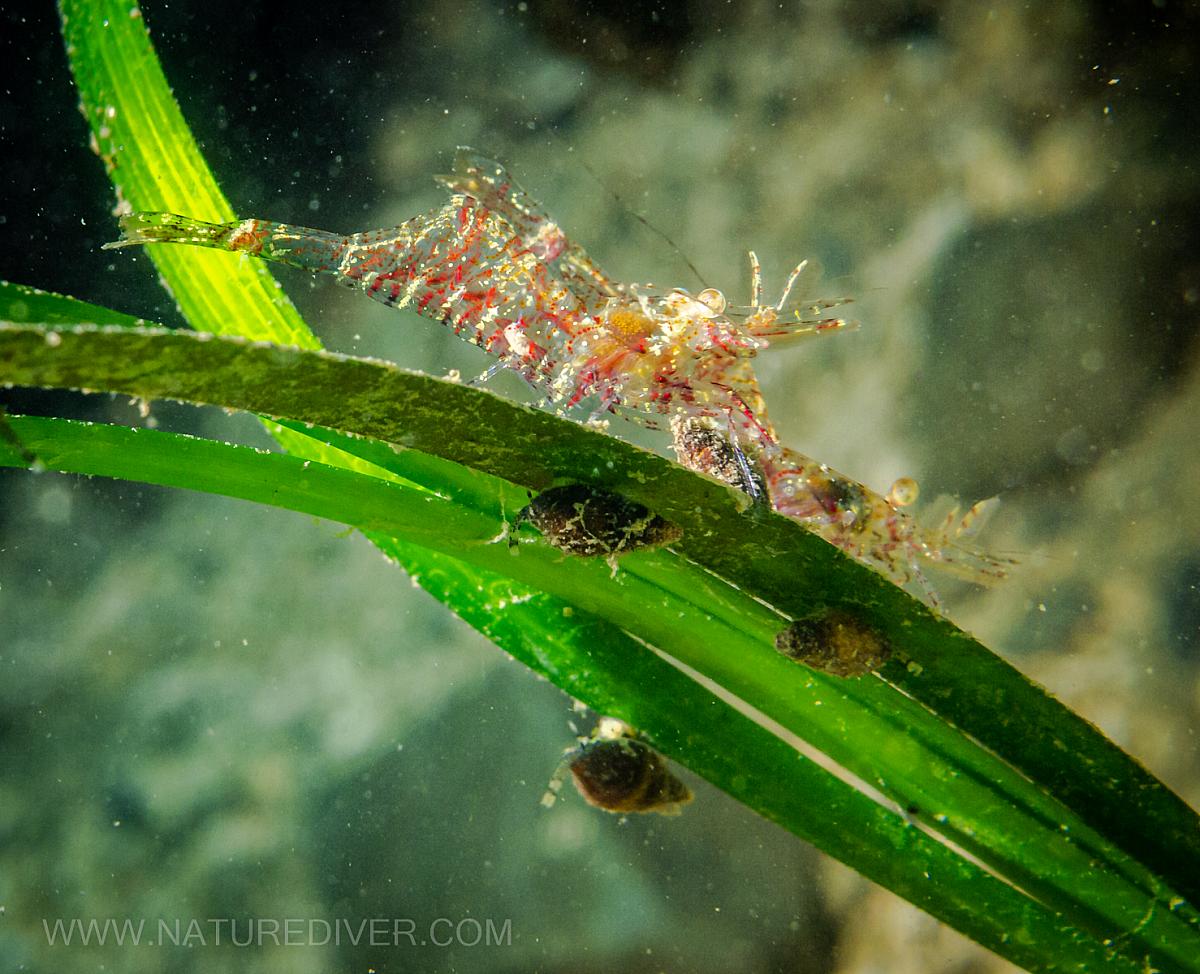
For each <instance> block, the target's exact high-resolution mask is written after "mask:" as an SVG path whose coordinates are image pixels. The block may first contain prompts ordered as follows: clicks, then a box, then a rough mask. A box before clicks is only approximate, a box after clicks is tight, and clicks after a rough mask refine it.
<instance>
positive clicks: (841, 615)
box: [775, 609, 892, 676]
mask: <svg viewBox="0 0 1200 974" xmlns="http://www.w3.org/2000/svg"><path fill="white" fill-rule="evenodd" d="M775 648H776V649H777V650H779V652H781V653H783V655H784V656H787V657H789V658H791V659H794V660H796V661H797V662H800V663H803V664H804V665H805V666H810V667H812V668H813V669H814V670H820V671H821V672H823V673H830V674H832V675H833V676H862V675H864V674H866V673H871V672H873V671H874V670H877V669H879V667H881V666H882V665H883V664H884V663H886V662H887V661H888V660H889V659H890V658H891V656H892V647H891V645H890V644H889V643H888V641H887V640H886V639H885V638H884V637H883V635H882V633H880V632H879V630H878V629H876V628H875V627H874V626H872V625H870V624H868V623H866V622H864V621H863V620H862V619H860V618H859V617H858V616H857V615H855V614H853V613H851V612H848V611H846V610H845V609H827V610H825V611H824V612H821V613H818V614H816V615H812V616H808V617H806V618H804V619H798V620H796V621H795V622H793V623H792V624H791V625H790V626H788V627H787V628H786V629H784V630H783V632H781V633H780V634H779V635H778V636H776V637H775Z"/></svg>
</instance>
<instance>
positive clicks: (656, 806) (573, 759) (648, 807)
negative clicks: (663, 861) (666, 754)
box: [542, 717, 692, 815]
mask: <svg viewBox="0 0 1200 974" xmlns="http://www.w3.org/2000/svg"><path fill="white" fill-rule="evenodd" d="M568 771H569V772H570V773H571V777H572V778H574V779H575V788H576V789H577V790H578V792H579V794H580V795H581V796H582V797H583V800H584V801H586V802H587V803H588V804H589V805H594V806H595V807H596V808H602V809H604V810H605V811H606V812H615V813H626V812H657V813H658V814H659V815H678V814H679V812H680V810H681V809H682V808H683V806H684V805H686V804H687V803H688V802H690V801H691V800H692V792H691V789H689V788H688V786H687V785H685V784H684V783H683V782H682V781H680V780H679V779H678V778H676V777H675V775H674V774H672V773H671V770H670V768H668V767H667V762H666V760H665V759H664V758H663V756H662V755H661V754H659V753H658V752H657V751H655V750H654V749H653V748H652V747H650V745H649V744H647V743H645V741H641V740H639V739H638V738H637V736H636V734H635V732H634V730H633V728H632V727H630V726H629V725H628V724H625V723H623V722H622V721H619V720H616V719H614V718H611V717H605V718H604V719H603V720H601V721H600V723H599V724H597V725H596V729H595V730H593V731H592V736H591V737H584V738H580V739H579V743H578V745H576V746H575V747H573V748H571V749H569V750H568V751H567V752H566V753H565V754H564V755H563V759H562V762H561V763H560V764H559V766H558V770H557V771H556V772H555V773H554V777H553V778H551V779H550V785H549V788H548V789H547V791H546V793H545V794H544V795H543V796H542V804H543V805H545V806H546V807H547V808H549V807H550V806H551V805H553V804H554V802H555V800H556V799H557V797H558V792H559V790H560V789H561V788H562V783H563V779H564V778H565V777H566V775H567V772H568Z"/></svg>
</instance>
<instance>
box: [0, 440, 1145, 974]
mask: <svg viewBox="0 0 1200 974" xmlns="http://www.w3.org/2000/svg"><path fill="white" fill-rule="evenodd" d="M10 422H11V424H12V430H13V433H14V435H15V436H16V437H17V438H18V439H19V440H20V442H21V443H22V444H23V446H24V448H25V449H26V450H28V451H30V452H32V453H34V454H36V455H37V457H38V458H39V461H40V462H41V463H42V464H43V465H44V466H45V468H46V469H48V470H59V471H64V472H75V473H83V474H99V475H104V476H112V475H114V474H116V475H119V476H129V477H133V478H135V479H139V480H142V481H145V482H148V483H159V484H167V485H172V486H180V487H188V488H191V489H196V490H203V491H207V492H211V493H218V494H223V495H226V496H232V497H241V498H244V499H247V500H253V501H257V502H259V503H265V504H271V505H273V506H277V507H282V508H285V509H288V510H295V511H302V512H305V513H308V514H313V515H317V516H320V517H327V518H331V519H333V520H339V521H342V522H344V523H347V524H352V525H355V526H358V527H363V528H365V529H367V530H374V531H385V532H388V534H387V536H382V537H379V538H378V539H377V541H378V543H379V544H380V546H381V547H382V548H383V550H384V551H385V553H387V554H389V555H390V556H392V557H394V558H396V559H397V560H399V561H400V562H401V563H402V564H404V566H405V567H406V568H407V569H408V570H409V571H410V572H412V573H413V574H414V576H416V577H418V578H419V579H420V580H421V583H422V584H423V585H424V586H426V587H427V588H428V589H429V590H431V591H433V592H434V593H435V594H442V595H445V596H446V597H452V598H453V599H454V600H455V602H456V604H457V605H458V607H459V609H460V613H461V614H462V615H463V617H464V618H465V619H467V620H468V621H469V622H471V623H472V624H473V625H475V626H476V627H477V628H479V629H480V630H481V631H482V632H484V633H485V634H486V635H488V636H489V637H490V638H492V639H493V640H495V641H496V642H497V643H498V644H499V645H501V646H502V647H503V648H504V649H506V650H507V651H508V652H510V653H511V654H512V655H514V656H515V657H516V658H517V659H519V660H520V661H521V662H523V663H525V664H526V665H527V666H529V667H530V668H532V669H534V670H535V671H536V672H539V673H541V674H542V675H544V676H546V677H547V678H548V679H550V680H551V681H553V682H555V683H556V684H558V685H559V686H561V687H563V688H564V689H566V690H568V692H570V693H571V694H572V695H573V696H575V697H576V698H577V699H580V700H582V701H583V702H585V703H587V704H588V705H589V706H591V707H592V708H594V709H596V710H599V711H601V712H605V713H609V714H613V715H616V716H619V717H622V718H623V719H626V720H629V721H630V722H632V723H634V724H635V725H636V726H638V727H640V728H643V729H644V731H645V732H646V733H647V734H648V735H650V736H651V738H652V739H653V741H654V743H655V744H656V745H657V746H658V747H660V748H662V749H663V750H664V751H666V752H667V753H668V754H670V755H672V756H674V757H676V758H678V759H679V760H681V761H683V762H685V763H686V764H687V765H688V766H689V767H691V768H692V769H693V770H695V771H697V772H698V773H701V774H703V775H704V776H705V777H706V778H708V779H709V780H710V781H712V782H713V783H715V784H717V785H718V787H721V788H723V789H724V790H726V791H728V792H729V793H730V794H731V795H733V796H734V797H736V798H738V799H739V800H741V801H743V802H746V803H747V804H749V805H750V806H751V807H753V808H755V809H756V810H757V811H759V812H760V813H761V814H763V815H764V816H766V817H767V818H769V819H771V820H773V821H775V822H777V823H779V824H780V825H782V826H783V827H785V828H788V829H789V830H791V831H792V832H794V833H795V834H797V835H799V836H801V837H802V838H805V839H807V840H808V841H811V842H813V843H814V844H816V845H817V846H818V847H821V848H824V849H826V851H828V852H830V853H831V854H833V855H836V856H837V857H838V858H840V859H842V860H843V861H844V862H847V863H848V864H850V865H851V866H853V867H854V868H856V869H858V870H859V871H860V872H862V873H863V874H864V875H867V876H869V877H870V878H872V879H874V880H875V881H877V882H879V883H880V884H881V885H884V886H885V887H887V888H889V889H892V890H894V891H896V892H897V893H899V894H900V895H902V896H905V897H906V898H907V899H909V900H911V901H912V902H914V903H916V904H918V905H920V906H922V907H923V908H924V909H926V910H929V911H930V912H931V913H933V914H934V915H935V916H939V917H940V918H942V919H943V920H945V921H946V922H948V923H951V924H952V925H954V926H956V927H957V928H958V929H960V930H963V931H964V932H965V933H967V934H968V935H969V936H972V937H973V938H974V939H976V940H977V941H979V942H980V943H982V944H984V945H985V946H988V947H990V948H991V949H993V950H995V951H996V952H998V953H1000V954H1002V955H1004V956H1007V957H1009V958H1010V959H1012V960H1013V961H1015V962H1017V963H1020V964H1023V965H1024V966H1026V967H1028V968H1029V969H1030V970H1046V971H1050V970H1061V971H1087V970H1097V969H1101V968H1103V969H1105V970H1113V971H1118V972H1121V971H1128V972H1131V974H1132V972H1136V971H1140V970H1141V969H1142V968H1141V962H1140V960H1139V959H1138V957H1137V956H1136V954H1132V953H1128V952H1126V951H1124V950H1122V949H1118V948H1112V947H1105V946H1104V945H1102V944H1100V943H1099V942H1098V941H1096V940H1095V939H1094V938H1092V937H1089V936H1087V935H1086V934H1084V933H1082V932H1081V931H1079V930H1077V929H1075V928H1074V927H1072V926H1071V925H1070V924H1069V923H1068V922H1066V921H1064V920H1063V919H1062V918H1061V917H1055V916H1054V914H1053V913H1052V912H1050V911H1048V910H1046V909H1045V908H1044V907H1042V906H1039V905H1038V904H1036V903H1035V902H1033V901H1031V900H1030V899H1028V898H1027V897H1026V896H1024V895H1023V894H1022V893H1020V892H1019V891H1018V890H1016V889H1014V888H1013V887H1011V886H1009V885H1007V884H1005V883H1003V882H1001V881H999V880H997V879H995V878H994V877H992V876H990V875H988V874H987V873H986V872H984V871H983V870H981V869H979V868H978V867H977V866H974V865H972V864H971V863H969V862H967V861H966V860H964V859H962V858H961V857H959V856H957V855H956V854H955V853H954V852H953V851H952V850H950V849H949V848H947V847H946V846H944V845H942V844H940V843H939V842H937V841H936V840H934V839H933V838H931V837H930V836H928V835H926V834H925V833H923V832H922V831H921V830H920V829H918V828H916V827H914V826H913V825H912V824H910V823H909V822H907V821H906V820H905V819H904V818H903V817H902V816H900V815H898V814H896V813H894V812H891V811H889V810H887V809H886V808H884V807H882V806H880V805H878V804H876V803H875V802H874V801H872V800H871V799H870V798H868V797H867V796H865V795H863V794H861V793H860V792H858V791H856V790H855V789H854V788H852V787H850V786H849V785H847V784H846V783H844V782H843V781H841V780H839V779H838V778H837V777H835V776H834V775H832V774H830V773H829V772H828V771H826V770H824V769H823V768H821V767H819V766H818V765H816V764H815V763H813V762H812V761H810V760H808V759H807V758H805V757H804V756H802V755H800V754H798V753H797V752H796V751H795V750H794V749H793V748H792V747H790V746H789V745H787V744H786V743H784V742H783V741H781V740H779V739H778V738H776V737H774V736H773V735H771V734H770V733H769V732H768V731H766V730H765V729H763V728H762V727H760V726H759V725H757V724H756V723H754V722H753V721H752V720H750V719H749V718H747V717H745V716H743V715H742V714H740V713H738V712H737V711H736V710H734V709H733V708H731V707H729V706H728V705H727V704H725V703H724V702H723V701H721V700H718V699H717V698H715V697H713V696H712V695H711V694H710V693H709V692H708V691H706V690H704V689H703V688H702V687H700V686H699V685H698V684H697V683H695V682H694V681H692V680H691V679H689V678H687V677H685V676H684V675H683V674H682V673H680V672H679V671H678V670H676V669H674V668H673V667H672V666H670V665H669V664H668V663H666V662H665V661H663V660H662V659H660V658H659V657H658V656H657V655H655V654H654V653H653V652H651V651H650V650H648V649H646V648H645V647H644V646H642V645H641V644H639V643H637V642H636V641H635V640H633V639H631V638H630V637H628V636H627V635H625V634H624V633H623V632H621V630H620V629H618V628H617V627H615V626H613V625H611V624H610V623H607V622H604V621H603V620H601V619H598V618H596V617H594V616H591V615H590V614H588V613H586V612H580V611H579V610H578V609H576V608H574V607H572V606H571V605H570V604H569V603H567V602H563V601H562V600H559V599H556V598H554V597H552V596H548V595H545V594H542V593H539V592H537V591H536V590H535V589H530V588H527V587H525V586H523V585H521V584H520V583H517V582H514V581H513V580H512V579H509V578H506V577H505V576H503V575H500V574H497V573H495V572H492V571H489V570H487V569H480V568H479V567H478V566H474V565H472V566H468V565H465V564H464V563H463V562H462V561H460V560H459V559H457V558H454V557H452V556H447V555H445V554H443V553H440V552H437V551H430V550H427V549H424V548H422V547H420V546H418V545H417V544H414V543H413V540H399V539H398V538H397V537H395V536H396V535H408V536H409V537H410V538H411V539H415V540H424V541H430V542H432V543H437V544H442V545H446V544H447V543H449V544H459V545H461V544H463V543H464V542H468V541H469V540H470V539H471V537H472V536H473V533H474V531H475V525H474V524H473V523H472V520H471V518H470V517H454V516H446V515H448V514H449V513H450V512H449V508H450V507H452V505H450V504H448V503H444V504H443V506H442V507H440V508H439V512H438V513H439V517H438V518H437V519H436V521H434V523H432V524H430V523H428V522H427V520H426V519H423V518H422V517H421V515H422V514H423V513H424V512H423V510H422V507H423V506H424V505H425V504H427V503H428V497H427V496H424V495H422V494H421V493H420V492H418V491H415V490H411V489H406V488H402V487H398V486H395V485H392V484H389V483H386V482H384V481H381V480H379V479H376V478H371V477H367V476H364V475H360V474H356V473H353V472H350V471H346V470H342V469H339V468H335V467H327V466H325V465H322V464H318V463H306V462H304V461H301V460H299V459H296V458H293V457H289V456H286V455H282V454H266V453H262V452H259V451H255V450H251V449H248V448H245V447H235V446H230V445H228V444H219V443H212V442H209V441H206V440H196V439H192V438H190V437H183V436H178V435H175V434H169V433H159V432H155V431H148V430H130V429H126V428H124V427H113V426H99V425H93V424H85V423H75V422H69V421H65V420H54V419H40V418H32V417H15V418H13V419H11V420H10ZM0 464H2V465H13V466H21V465H24V460H23V459H22V458H21V456H20V454H19V453H18V452H16V451H14V450H12V449H10V448H9V447H7V446H6V445H5V444H4V443H2V442H0ZM406 495H408V496H406ZM548 560H549V561H552V560H553V559H552V558H548ZM468 591H469V592H470V593H471V598H469V599H468V598H464V597H463V593H464V592H468ZM498 604H503V605H504V606H505V608H504V609H503V610H502V611H497V605H498ZM647 687H654V688H655V692H654V693H646V692H645V691H646V688H647ZM1048 958H1049V959H1048Z"/></svg>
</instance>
